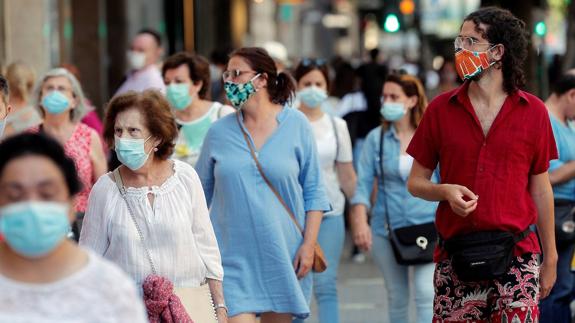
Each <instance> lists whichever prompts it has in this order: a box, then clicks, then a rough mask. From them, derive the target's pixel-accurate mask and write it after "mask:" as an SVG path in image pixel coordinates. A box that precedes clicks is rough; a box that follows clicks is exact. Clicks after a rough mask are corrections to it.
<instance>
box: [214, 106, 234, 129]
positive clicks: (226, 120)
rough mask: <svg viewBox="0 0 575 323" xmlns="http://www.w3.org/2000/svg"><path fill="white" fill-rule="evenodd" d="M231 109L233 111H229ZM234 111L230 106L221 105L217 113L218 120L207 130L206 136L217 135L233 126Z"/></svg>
mask: <svg viewBox="0 0 575 323" xmlns="http://www.w3.org/2000/svg"><path fill="white" fill-rule="evenodd" d="M228 109H232V110H233V111H229V110H228ZM235 112H236V110H235V109H234V108H232V107H230V106H227V105H222V107H221V111H218V114H219V115H220V116H219V118H218V119H217V120H216V121H215V122H214V123H213V124H212V126H211V127H210V129H209V130H208V134H210V133H212V135H213V133H219V132H222V131H229V130H230V129H231V128H230V127H231V126H232V125H233V124H235V123H236V122H237V121H236V113H235Z"/></svg>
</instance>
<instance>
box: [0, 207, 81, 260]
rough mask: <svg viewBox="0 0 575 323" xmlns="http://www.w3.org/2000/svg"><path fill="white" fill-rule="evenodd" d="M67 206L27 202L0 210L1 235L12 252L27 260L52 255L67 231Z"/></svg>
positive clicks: (68, 227) (68, 226)
mask: <svg viewBox="0 0 575 323" xmlns="http://www.w3.org/2000/svg"><path fill="white" fill-rule="evenodd" d="M68 212H69V206H68V205H67V204H66V203H57V202H42V201H26V202H18V203H13V204H9V205H6V206H4V207H3V208H1V209H0V233H1V234H2V235H3V236H4V239H5V240H6V243H7V244H8V246H10V248H11V249H12V250H14V252H16V253H18V254H20V255H22V256H24V257H28V258H39V257H43V256H45V255H47V254H49V253H50V252H52V251H53V250H54V249H56V247H57V246H58V245H59V244H60V243H61V242H62V241H63V240H64V239H65V238H66V235H67V234H68V232H69V231H70V222H69V219H68Z"/></svg>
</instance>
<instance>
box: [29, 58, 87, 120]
mask: <svg viewBox="0 0 575 323" xmlns="http://www.w3.org/2000/svg"><path fill="white" fill-rule="evenodd" d="M59 76H64V77H65V78H67V79H68V81H70V84H71V85H72V94H73V95H74V97H75V98H76V101H77V102H78V105H77V106H76V107H75V108H74V109H72V111H71V112H70V113H71V119H72V121H73V122H79V121H80V120H82V118H83V117H84V116H85V115H86V113H88V106H87V105H86V97H85V96H84V91H82V87H81V86H80V82H78V79H76V77H75V76H74V75H73V74H72V73H70V72H69V71H68V70H67V69H65V68H61V67H58V68H54V69H51V70H49V71H48V72H46V74H44V75H43V76H42V77H41V78H40V79H39V80H38V83H36V89H35V90H34V96H33V101H32V104H33V105H34V107H35V108H36V109H37V110H38V112H39V113H40V115H42V116H43V115H44V110H43V109H42V108H41V107H40V106H41V100H42V93H41V92H42V86H43V85H44V82H46V80H47V79H49V78H51V77H59Z"/></svg>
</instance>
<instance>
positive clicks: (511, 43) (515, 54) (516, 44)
mask: <svg viewBox="0 0 575 323" xmlns="http://www.w3.org/2000/svg"><path fill="white" fill-rule="evenodd" d="M464 21H472V22H473V23H475V30H476V31H477V32H478V33H480V34H481V35H482V36H483V37H484V38H485V39H487V40H488V41H489V42H490V43H492V44H494V45H496V44H502V45H503V46H504V47H505V52H504V53H503V59H502V62H501V64H500V66H501V68H502V72H503V88H504V89H505V92H507V93H512V92H515V91H516V90H518V89H520V88H522V87H524V86H525V74H524V72H523V68H524V63H525V59H526V57H527V45H528V43H529V33H528V31H527V30H526V29H525V22H523V21H522V20H520V19H518V18H517V17H515V16H514V15H513V14H512V13H511V12H509V11H508V10H505V9H501V8H496V7H485V8H481V9H479V10H477V11H475V12H472V13H470V14H469V15H468V16H467V17H465V19H464ZM481 24H483V25H485V27H486V28H482V26H481ZM496 66H497V65H496Z"/></svg>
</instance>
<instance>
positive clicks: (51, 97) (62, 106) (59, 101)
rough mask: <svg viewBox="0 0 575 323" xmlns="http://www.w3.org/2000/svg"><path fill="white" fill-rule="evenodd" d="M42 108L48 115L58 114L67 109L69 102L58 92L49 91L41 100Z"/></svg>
mask: <svg viewBox="0 0 575 323" xmlns="http://www.w3.org/2000/svg"><path fill="white" fill-rule="evenodd" d="M42 106H43V107H44V108H45V109H46V111H47V112H48V113H50V114H60V113H62V112H64V111H66V110H67V109H68V107H69V106H70V100H68V97H67V96H65V95H64V94H62V92H60V91H51V92H50V93H48V94H46V95H45V96H44V98H43V99H42Z"/></svg>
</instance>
